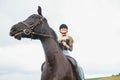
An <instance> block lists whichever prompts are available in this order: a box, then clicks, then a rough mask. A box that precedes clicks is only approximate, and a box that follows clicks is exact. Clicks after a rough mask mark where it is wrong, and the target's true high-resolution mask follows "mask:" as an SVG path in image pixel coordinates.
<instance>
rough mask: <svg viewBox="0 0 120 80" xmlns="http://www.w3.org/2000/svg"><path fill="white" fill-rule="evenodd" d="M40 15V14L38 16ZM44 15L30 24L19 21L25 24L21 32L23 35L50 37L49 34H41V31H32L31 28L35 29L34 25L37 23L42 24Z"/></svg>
mask: <svg viewBox="0 0 120 80" xmlns="http://www.w3.org/2000/svg"><path fill="white" fill-rule="evenodd" d="M40 17H42V16H40ZM44 19H45V18H44V17H42V18H41V19H39V20H37V21H36V22H35V23H34V24H32V25H29V24H27V23H26V22H24V21H23V22H20V23H21V24H23V25H25V26H26V29H24V30H23V33H24V34H25V35H31V38H32V37H33V35H38V36H42V37H48V38H49V37H52V36H51V35H47V34H43V33H36V32H34V31H33V30H34V29H35V27H36V26H37V25H38V24H41V25H42V26H43V23H44Z"/></svg>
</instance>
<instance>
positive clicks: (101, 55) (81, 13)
mask: <svg viewBox="0 0 120 80" xmlns="http://www.w3.org/2000/svg"><path fill="white" fill-rule="evenodd" d="M119 4H120V1H119V0H12V1H10V0H0V28H1V29H0V80H8V79H9V80H40V77H41V70H40V68H41V64H42V63H43V62H44V51H43V47H42V45H41V42H40V41H39V40H31V39H22V40H20V41H19V40H16V39H14V38H13V37H10V36H9V31H10V28H11V27H12V25H14V24H16V23H18V22H20V21H23V20H25V19H26V18H27V17H29V16H30V15H32V14H37V8H38V6H41V7H42V9H43V16H44V17H46V18H47V20H48V24H49V25H50V27H51V28H53V30H55V32H56V33H57V34H58V35H59V30H58V29H59V26H60V25H61V24H63V23H65V24H67V25H68V27H69V35H71V36H72V37H73V39H74V48H73V51H72V52H71V53H70V54H71V56H72V57H74V58H75V59H76V60H77V62H78V64H79V65H80V66H81V67H82V69H83V71H84V74H85V78H91V77H101V76H111V75H115V74H118V73H120V58H119V56H120V55H119V54H120V5H119Z"/></svg>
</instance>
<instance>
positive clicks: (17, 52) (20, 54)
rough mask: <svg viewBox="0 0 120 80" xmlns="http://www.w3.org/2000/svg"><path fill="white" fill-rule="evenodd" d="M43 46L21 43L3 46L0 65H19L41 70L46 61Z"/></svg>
mask: <svg viewBox="0 0 120 80" xmlns="http://www.w3.org/2000/svg"><path fill="white" fill-rule="evenodd" d="M43 55H44V52H43V49H42V47H40V45H37V44H31V43H29V44H20V45H12V46H7V47H2V48H1V52H0V57H1V58H0V65H1V66H7V67H18V68H22V69H24V70H28V71H39V70H40V68H41V64H42V62H43V61H44V56H43Z"/></svg>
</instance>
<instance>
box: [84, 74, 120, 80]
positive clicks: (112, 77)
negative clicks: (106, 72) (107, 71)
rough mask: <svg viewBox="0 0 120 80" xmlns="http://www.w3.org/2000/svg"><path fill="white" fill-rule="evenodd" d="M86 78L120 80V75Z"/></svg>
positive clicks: (91, 79)
mask: <svg viewBox="0 0 120 80" xmlns="http://www.w3.org/2000/svg"><path fill="white" fill-rule="evenodd" d="M85 80H120V75H119V76H110V77H100V78H90V79H85Z"/></svg>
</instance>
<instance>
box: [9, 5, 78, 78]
mask: <svg viewBox="0 0 120 80" xmlns="http://www.w3.org/2000/svg"><path fill="white" fill-rule="evenodd" d="M10 35H11V36H14V37H15V38H16V39H18V40H21V38H31V39H38V40H41V42H42V45H43V48H44V52H45V65H44V68H43V71H42V76H41V80H78V79H77V77H76V74H75V73H74V71H73V70H72V68H73V67H72V66H71V64H70V62H69V61H68V60H67V58H66V57H65V56H64V55H63V53H62V51H61V49H60V48H59V45H58V41H57V36H56V34H55V32H54V30H53V29H52V28H50V27H49V25H48V23H47V20H46V18H45V17H43V16H42V11H41V7H38V15H37V14H33V15H31V16H29V17H28V18H27V19H26V20H25V21H23V22H19V23H18V24H15V25H14V26H13V27H12V28H11V31H10ZM79 80H80V79H79Z"/></svg>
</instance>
